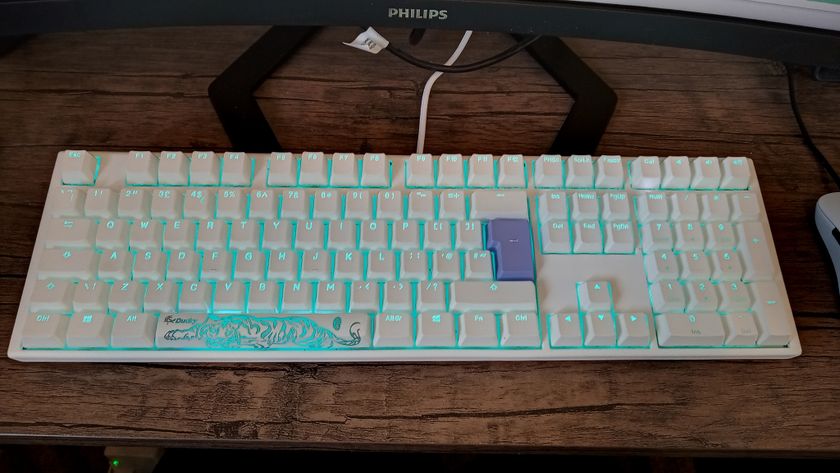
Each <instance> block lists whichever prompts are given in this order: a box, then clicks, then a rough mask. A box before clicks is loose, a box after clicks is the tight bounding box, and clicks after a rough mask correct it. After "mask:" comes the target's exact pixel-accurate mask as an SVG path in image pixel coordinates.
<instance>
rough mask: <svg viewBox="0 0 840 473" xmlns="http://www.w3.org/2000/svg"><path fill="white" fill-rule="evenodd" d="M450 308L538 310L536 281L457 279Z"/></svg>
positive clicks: (452, 289)
mask: <svg viewBox="0 0 840 473" xmlns="http://www.w3.org/2000/svg"><path fill="white" fill-rule="evenodd" d="M449 297H450V302H449V304H450V307H449V308H450V310H452V311H456V312H466V311H488V310H489V311H495V310H499V308H500V307H504V308H506V309H508V310H523V311H535V310H537V304H536V293H535V290H534V283H532V282H530V281H498V282H483V281H455V282H453V283H452V285H451V286H450V295H449Z"/></svg>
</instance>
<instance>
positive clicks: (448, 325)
mask: <svg viewBox="0 0 840 473" xmlns="http://www.w3.org/2000/svg"><path fill="white" fill-rule="evenodd" d="M416 343H417V346H418V347H454V346H455V317H454V316H453V315H452V314H451V313H449V312H421V313H420V314H418V315H417V340H416Z"/></svg>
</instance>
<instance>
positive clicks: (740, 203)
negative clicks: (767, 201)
mask: <svg viewBox="0 0 840 473" xmlns="http://www.w3.org/2000/svg"><path fill="white" fill-rule="evenodd" d="M759 213H760V211H759V209H758V198H757V197H756V196H755V194H753V193H751V192H745V193H738V194H733V195H732V220H738V221H752V220H758V216H759Z"/></svg>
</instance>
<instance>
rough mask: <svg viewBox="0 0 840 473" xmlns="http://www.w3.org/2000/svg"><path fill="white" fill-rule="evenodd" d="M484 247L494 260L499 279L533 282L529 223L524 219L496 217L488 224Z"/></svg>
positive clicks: (532, 254) (532, 256) (532, 252)
mask: <svg viewBox="0 0 840 473" xmlns="http://www.w3.org/2000/svg"><path fill="white" fill-rule="evenodd" d="M486 234H487V243H486V245H487V249H488V250H490V251H492V252H493V255H494V256H495V258H494V259H495V262H496V279H497V280H499V281H534V280H536V276H535V275H534V249H533V246H532V245H531V224H530V222H528V220H524V219H504V218H497V219H494V220H490V222H488V224H487V231H486Z"/></svg>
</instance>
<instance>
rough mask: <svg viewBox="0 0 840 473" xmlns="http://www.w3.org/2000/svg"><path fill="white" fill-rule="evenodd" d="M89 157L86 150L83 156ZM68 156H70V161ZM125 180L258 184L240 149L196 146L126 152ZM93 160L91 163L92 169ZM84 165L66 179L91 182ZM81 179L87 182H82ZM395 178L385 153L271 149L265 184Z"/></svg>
mask: <svg viewBox="0 0 840 473" xmlns="http://www.w3.org/2000/svg"><path fill="white" fill-rule="evenodd" d="M82 156H84V155H82ZM65 161H66V160H65ZM125 164H126V169H125V172H126V175H125V181H126V184H128V185H171V186H186V185H193V186H219V185H222V186H250V185H252V184H253V178H254V174H255V162H254V159H253V157H252V156H250V155H248V154H247V153H241V152H226V153H223V154H221V155H218V154H216V153H215V152H213V151H194V152H193V153H191V154H190V155H186V154H184V153H183V152H181V151H163V152H161V153H160V154H154V153H152V152H150V151H130V152H129V153H128V156H127V157H126V162H125ZM89 167H90V165H89V164H88V165H86V167H85V168H84V169H85V170H86V172H87V169H88V168H89ZM77 168H79V165H76V164H75V163H72V162H71V163H69V164H67V165H66V166H65V169H66V171H65V172H66V173H67V176H68V177H67V179H69V181H68V180H67V179H65V180H64V182H65V183H67V184H71V183H72V184H77V183H86V184H91V183H92V180H91V181H87V180H86V179H84V178H83V177H86V176H87V174H89V173H80V171H78V170H77ZM79 181H82V182H79ZM390 181H391V161H390V160H389V159H388V158H387V156H386V155H384V154H378V153H366V154H365V155H364V156H363V157H362V158H361V160H360V159H358V158H357V157H356V156H355V155H354V154H352V153H334V154H333V157H332V159H330V158H327V157H326V156H325V155H324V153H320V152H304V153H301V154H292V153H271V155H270V156H269V157H268V160H267V176H266V183H265V184H266V185H268V186H272V187H285V186H297V185H300V186H337V187H358V186H360V185H361V186H362V187H387V186H388V185H390Z"/></svg>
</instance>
